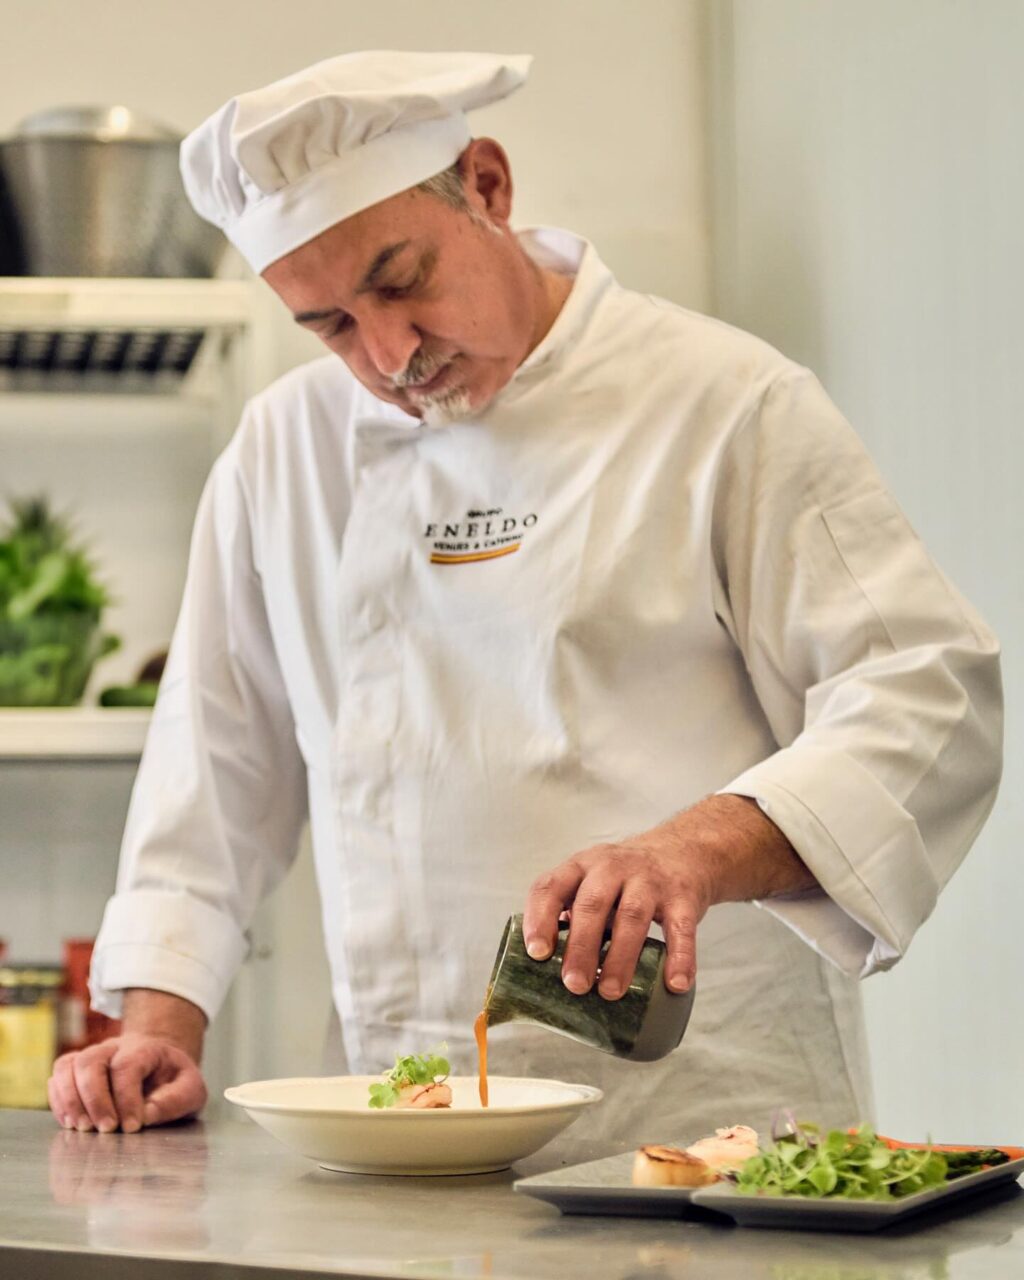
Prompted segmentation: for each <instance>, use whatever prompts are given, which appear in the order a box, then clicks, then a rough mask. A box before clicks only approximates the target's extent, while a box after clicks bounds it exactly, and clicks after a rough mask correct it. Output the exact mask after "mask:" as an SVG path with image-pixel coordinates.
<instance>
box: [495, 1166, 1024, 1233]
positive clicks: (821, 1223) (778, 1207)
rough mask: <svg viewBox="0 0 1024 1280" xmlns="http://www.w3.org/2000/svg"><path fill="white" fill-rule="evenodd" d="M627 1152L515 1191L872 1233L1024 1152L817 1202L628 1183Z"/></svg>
mask: <svg viewBox="0 0 1024 1280" xmlns="http://www.w3.org/2000/svg"><path fill="white" fill-rule="evenodd" d="M632 1171H633V1153H632V1152H627V1153H626V1154H624V1155H619V1156H608V1157H607V1158H606V1159H604V1160H591V1161H590V1162H589V1163H588V1164H577V1165H573V1166H571V1167H570V1168H568V1169H558V1170H556V1171H555V1172H553V1173H541V1174H537V1175H535V1176H534V1177H532V1178H520V1179H519V1180H518V1181H517V1182H515V1183H514V1184H513V1189H514V1190H515V1191H518V1192H521V1193H522V1194H524V1195H528V1196H535V1197H536V1198H537V1199H539V1200H546V1201H547V1202H548V1203H549V1204H553V1205H555V1206H556V1207H557V1208H558V1209H561V1211H562V1212H563V1213H591V1214H607V1215H611V1216H617V1217H627V1218H702V1219H705V1220H709V1219H717V1220H718V1221H720V1222H721V1221H723V1220H724V1219H731V1220H732V1221H733V1222H736V1223H737V1224H738V1225H739V1226H741V1227H787V1228H794V1227H795V1228H799V1229H802V1230H811V1231H877V1230H878V1229H879V1228H880V1227H887V1226H888V1225H889V1224H890V1223H892V1222H902V1221H903V1220H904V1219H906V1218H908V1217H910V1216H911V1215H913V1214H915V1213H921V1212H922V1211H923V1210H925V1209H932V1208H935V1207H936V1206H939V1205H941V1206H946V1205H949V1206H951V1207H953V1206H956V1205H957V1204H959V1202H960V1201H963V1200H966V1199H968V1198H969V1197H971V1196H972V1195H975V1194H977V1193H979V1192H984V1191H988V1190H989V1189H991V1188H993V1187H996V1186H998V1185H999V1184H1000V1183H1006V1182H1012V1181H1015V1180H1016V1179H1017V1178H1018V1177H1019V1176H1020V1175H1021V1174H1022V1173H1024V1158H1022V1159H1020V1160H1011V1161H1009V1162H1008V1163H1007V1164H1001V1165H997V1166H996V1167H995V1168H994V1169H985V1170H983V1171H982V1172H981V1173H971V1174H968V1175H967V1176H966V1177H964V1178H956V1179H955V1180H954V1181H953V1182H947V1183H946V1185H945V1186H942V1187H935V1188H934V1189H933V1190H931V1191H919V1192H918V1193H917V1195H913V1196H906V1197H904V1198H903V1199H902V1200H830V1199H828V1198H827V1197H824V1196H823V1197H822V1198H821V1199H820V1200H812V1199H808V1198H807V1197H806V1196H758V1195H741V1194H740V1193H738V1192H737V1191H736V1189H735V1188H734V1187H733V1185H732V1184H731V1183H727V1182H721V1183H716V1184H715V1185H714V1186H710V1187H695V1188H693V1189H689V1188H687V1187H634V1186H632V1184H631V1182H630V1178H631V1175H632Z"/></svg>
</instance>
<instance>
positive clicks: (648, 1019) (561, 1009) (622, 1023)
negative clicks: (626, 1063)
mask: <svg viewBox="0 0 1024 1280" xmlns="http://www.w3.org/2000/svg"><path fill="white" fill-rule="evenodd" d="M568 930H569V926H568V924H566V923H562V924H560V925H559V927H558V941H557V943H556V945H555V951H554V954H553V955H552V956H550V957H549V958H548V959H547V960H533V959H531V958H530V956H529V955H528V954H527V950H526V941H525V939H524V937H523V917H522V916H521V915H514V916H510V917H509V919H508V923H507V924H506V925H505V932H504V933H503V934H502V938H501V943H500V945H499V947H498V954H497V957H496V958H495V961H494V968H493V970H492V972H491V980H490V983H489V985H488V988H487V999H486V1003H485V1005H484V1010H485V1012H486V1014H487V1025H488V1026H497V1025H498V1024H499V1023H502V1022H533V1023H536V1024H537V1025H538V1026H541V1027H547V1028H549V1029H550V1030H551V1031H557V1032H559V1034H561V1035H564V1036H570V1037H571V1038H572V1039H573V1040H579V1041H580V1042H581V1043H582V1044H589V1045H592V1046H593V1047H594V1048H595V1049H602V1050H603V1051H604V1052H605V1053H613V1054H615V1056H616V1057H618V1058H628V1059H631V1060H632V1061H634V1062H653V1061H654V1060H655V1059H656V1058H663V1057H664V1056H665V1055H666V1054H667V1053H671V1052H672V1050H673V1049H674V1048H675V1047H676V1045H677V1044H678V1043H679V1042H680V1040H682V1038H683V1032H684V1031H685V1030H686V1024H687V1022H688V1021H689V1018H690V1009H691V1008H692V1006H693V995H694V988H693V987H691V988H690V990H689V991H685V992H681V993H674V992H671V991H669V990H668V989H667V988H666V986H665V979H664V969H665V956H666V950H665V944H664V942H662V941H661V940H660V939H659V938H648V939H647V941H646V942H645V943H644V945H643V948H642V950H641V952H640V958H639V959H638V961H637V965H636V972H635V973H634V974H633V977H632V980H631V981H630V984H629V987H628V988H627V990H626V992H625V993H624V994H623V995H622V997H621V998H620V999H618V1000H605V999H603V998H602V997H601V996H600V995H598V993H597V984H596V983H595V985H594V986H593V987H592V988H591V990H590V991H588V992H587V994H586V995H583V996H576V995H573V994H572V992H571V991H569V990H568V989H567V988H566V987H565V985H564V984H563V982H562V958H563V956H564V954H565V944H566V942H567V940H568ZM609 941H610V936H607V937H606V938H605V943H604V946H603V948H602V951H601V956H602V958H603V957H604V954H605V952H606V951H607V949H608V944H609Z"/></svg>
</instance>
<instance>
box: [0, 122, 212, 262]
mask: <svg viewBox="0 0 1024 1280" xmlns="http://www.w3.org/2000/svg"><path fill="white" fill-rule="evenodd" d="M180 140H181V139H180V137H179V135H178V134H176V133H175V132H174V131H173V130H171V129H168V128H166V127H165V126H164V125H161V124H159V123H157V122H156V121H153V120H149V119H147V118H145V117H144V116H140V115H138V114H137V113H135V112H132V111H129V110H128V108H127V107H62V108H57V109H55V110H47V111H41V112H37V113H36V114H35V115H32V116H29V117H28V118H27V119H25V120H23V121H22V122H21V123H20V124H19V125H18V126H17V128H16V130H15V132H14V133H13V134H12V135H11V137H9V138H7V139H5V140H4V141H3V142H0V186H3V187H6V199H7V203H8V217H9V218H10V219H11V220H12V221H13V224H14V225H13V233H10V232H9V233H8V236H9V238H10V239H11V240H13V241H14V242H15V243H14V244H13V245H11V244H9V246H8V255H9V256H10V257H13V258H14V259H15V262H16V265H13V266H12V265H8V266H7V267H6V269H7V270H8V271H16V272H17V273H18V274H24V275H30V276H192V277H197V276H211V275H213V273H214V271H215V269H216V266H217V262H218V260H219V258H220V255H221V252H222V250H223V248H224V245H225V240H224V237H223V235H222V234H221V232H220V231H219V230H217V228H215V227H212V226H210V224H209V223H207V222H204V221H203V219H202V218H200V217H199V216H198V214H197V213H196V212H195V211H194V210H193V209H192V206H191V205H190V204H189V202H188V199H187V197H186V195H185V189H184V187H183V185H182V181H181V175H180V173H179V171H178V145H179V142H180Z"/></svg>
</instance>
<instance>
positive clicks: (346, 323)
mask: <svg viewBox="0 0 1024 1280" xmlns="http://www.w3.org/2000/svg"><path fill="white" fill-rule="evenodd" d="M351 328H352V317H351V316H350V315H346V314H345V313H344V312H342V313H341V314H340V315H338V316H336V317H335V318H334V319H333V320H332V321H331V327H330V328H329V329H327V330H325V331H321V333H320V337H321V338H323V339H324V340H325V341H327V342H330V340H331V339H332V338H338V337H340V336H341V335H342V334H343V333H346V332H347V331H348V330H349V329H351Z"/></svg>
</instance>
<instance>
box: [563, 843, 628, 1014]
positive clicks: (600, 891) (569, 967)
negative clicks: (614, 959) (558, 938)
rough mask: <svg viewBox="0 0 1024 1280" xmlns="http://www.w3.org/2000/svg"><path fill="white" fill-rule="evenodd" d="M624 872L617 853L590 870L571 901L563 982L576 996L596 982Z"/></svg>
mask: <svg viewBox="0 0 1024 1280" xmlns="http://www.w3.org/2000/svg"><path fill="white" fill-rule="evenodd" d="M622 881H623V876H622V871H621V869H620V867H619V866H618V864H617V860H616V856H615V855H614V854H609V855H607V856H606V857H605V858H604V859H603V860H602V861H601V862H599V863H596V864H595V865H594V867H592V868H591V870H590V871H589V872H588V874H587V876H586V878H585V879H584V881H583V883H582V884H581V885H580V887H579V888H578V889H577V890H576V897H575V898H574V899H573V903H572V924H571V925H570V926H569V937H568V939H567V940H566V943H565V955H564V956H563V959H562V981H563V982H564V983H565V985H566V987H567V988H568V990H570V991H571V992H572V993H573V995H574V996H582V995H585V994H586V993H587V992H588V991H589V990H590V988H591V987H592V986H593V985H594V979H595V978H596V977H597V966H598V964H599V963H600V960H601V947H602V945H603V943H604V935H605V930H606V928H607V926H608V920H609V917H610V916H611V914H612V912H613V911H614V909H615V903H616V900H617V899H618V897H619V894H620V892H621V891H622Z"/></svg>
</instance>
